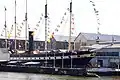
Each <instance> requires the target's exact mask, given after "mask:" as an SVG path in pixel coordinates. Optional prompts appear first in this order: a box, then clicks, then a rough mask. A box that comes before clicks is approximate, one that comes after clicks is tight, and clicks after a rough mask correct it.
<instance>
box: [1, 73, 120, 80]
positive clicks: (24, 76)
mask: <svg viewBox="0 0 120 80" xmlns="http://www.w3.org/2000/svg"><path fill="white" fill-rule="evenodd" d="M0 80H120V77H119V79H117V78H113V77H101V78H97V77H72V76H60V75H59V76H58V75H57V76H56V75H46V74H28V73H11V72H0Z"/></svg>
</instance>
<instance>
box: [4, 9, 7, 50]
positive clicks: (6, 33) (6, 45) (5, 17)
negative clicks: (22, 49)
mask: <svg viewBox="0 0 120 80" xmlns="http://www.w3.org/2000/svg"><path fill="white" fill-rule="evenodd" d="M4 9H5V25H4V26H5V47H6V48H7V25H6V11H7V9H6V7H4Z"/></svg>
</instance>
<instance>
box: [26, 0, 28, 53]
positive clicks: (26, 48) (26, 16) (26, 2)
mask: <svg viewBox="0 0 120 80" xmlns="http://www.w3.org/2000/svg"><path fill="white" fill-rule="evenodd" d="M27 29H28V28H27V0H26V13H25V51H27Z"/></svg>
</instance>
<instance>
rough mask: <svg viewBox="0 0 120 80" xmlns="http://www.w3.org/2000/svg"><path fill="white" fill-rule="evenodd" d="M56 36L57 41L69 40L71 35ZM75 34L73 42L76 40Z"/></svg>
mask: <svg viewBox="0 0 120 80" xmlns="http://www.w3.org/2000/svg"><path fill="white" fill-rule="evenodd" d="M54 38H55V40H56V41H63V42H64V41H67V42H68V40H69V36H63V35H54ZM75 38H76V37H75V36H71V42H74V40H75Z"/></svg>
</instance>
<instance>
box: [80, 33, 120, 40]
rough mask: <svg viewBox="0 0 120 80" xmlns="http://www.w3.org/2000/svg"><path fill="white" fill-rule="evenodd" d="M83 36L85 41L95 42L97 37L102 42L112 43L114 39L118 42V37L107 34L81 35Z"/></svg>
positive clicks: (119, 38)
mask: <svg viewBox="0 0 120 80" xmlns="http://www.w3.org/2000/svg"><path fill="white" fill-rule="evenodd" d="M81 34H82V35H84V36H85V38H86V39H87V40H96V39H97V37H99V39H100V40H102V41H112V39H114V40H115V41H120V36H119V35H107V34H96V33H81Z"/></svg>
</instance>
